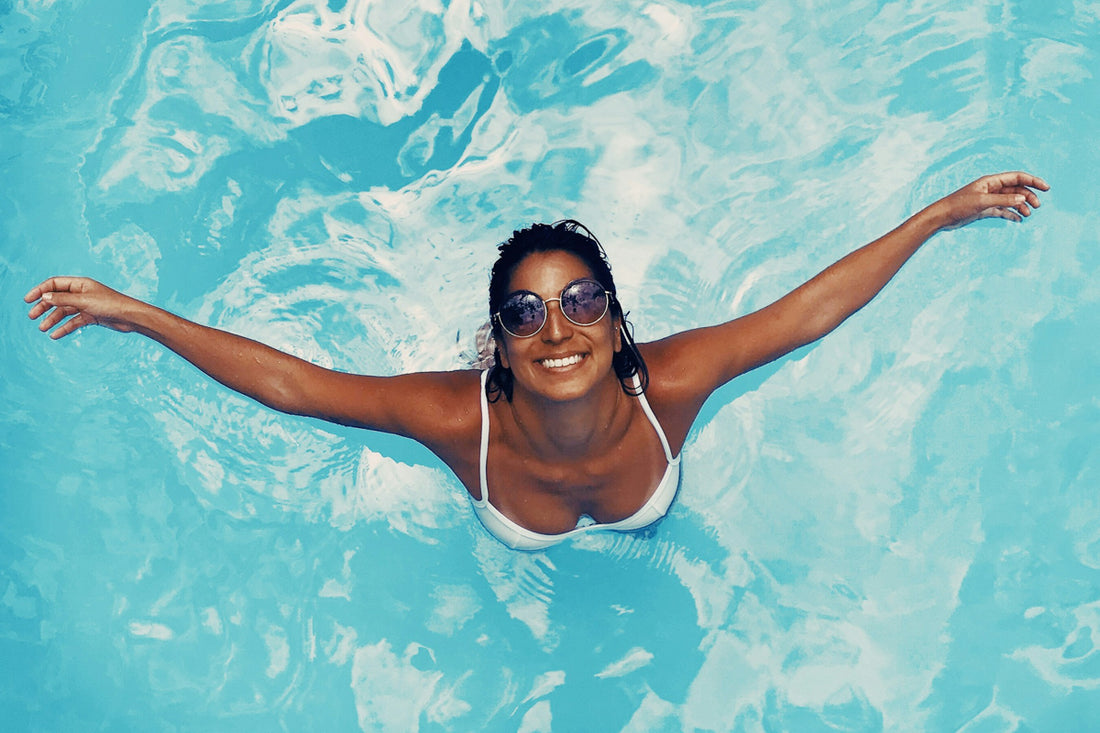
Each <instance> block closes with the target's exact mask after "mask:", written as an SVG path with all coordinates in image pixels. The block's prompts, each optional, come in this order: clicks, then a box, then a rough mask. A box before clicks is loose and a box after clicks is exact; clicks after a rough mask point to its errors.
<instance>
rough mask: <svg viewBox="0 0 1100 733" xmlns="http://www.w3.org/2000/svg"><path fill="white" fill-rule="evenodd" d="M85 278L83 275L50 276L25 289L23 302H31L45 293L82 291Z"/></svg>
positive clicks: (85, 281)
mask: <svg viewBox="0 0 1100 733" xmlns="http://www.w3.org/2000/svg"><path fill="white" fill-rule="evenodd" d="M87 282H88V280H87V278H83V277H50V278H46V279H45V280H43V281H42V282H40V283H39V284H38V285H35V286H34V287H33V288H31V289H30V290H28V291H27V294H26V295H24V296H23V302H24V303H33V302H34V301H36V300H38V299H39V298H41V297H42V296H43V295H45V294H46V293H82V292H84V290H85V284H86V283H87Z"/></svg>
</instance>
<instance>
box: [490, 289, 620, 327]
mask: <svg viewBox="0 0 1100 733" xmlns="http://www.w3.org/2000/svg"><path fill="white" fill-rule="evenodd" d="M613 297H614V296H613V295H612V294H611V293H610V292H608V291H607V290H604V287H603V285H600V284H599V283H598V282H596V281H595V280H588V279H584V280H574V281H573V282H571V283H569V284H568V285H566V286H565V287H564V288H562V291H561V295H559V296H558V297H557V298H545V299H544V298H540V297H539V296H538V294H537V293H532V292H531V291H530V290H517V291H516V292H514V293H512V294H511V295H509V296H508V297H507V298H506V299H505V301H504V305H502V306H501V307H500V310H498V311H497V312H496V313H494V314H493V318H495V319H496V321H497V323H499V324H500V327H501V328H503V329H504V330H505V331H506V332H508V333H509V334H511V335H512V336H515V337H516V338H521V339H525V338H530V337H531V336H534V335H535V334H537V333H538V332H539V331H541V330H542V327H543V326H545V325H546V317H547V311H546V304H547V303H549V302H550V301H552V300H556V301H557V302H558V307H560V308H561V312H562V315H564V316H565V317H566V319H568V320H569V322H570V323H573V324H575V325H577V326H591V325H592V324H593V323H595V322H596V321H598V320H600V319H601V318H603V317H604V314H605V313H607V309H608V306H609V304H610V302H611V299H612V298H613Z"/></svg>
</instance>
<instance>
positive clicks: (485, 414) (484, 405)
mask: <svg viewBox="0 0 1100 733" xmlns="http://www.w3.org/2000/svg"><path fill="white" fill-rule="evenodd" d="M488 377H489V370H488V369H486V370H485V371H483V372H482V373H481V454H480V459H479V466H478V477H479V479H480V481H481V487H480V488H481V500H480V501H475V502H474V503H475V504H477V505H478V506H482V505H485V504H488V503H489V482H488V481H487V480H486V478H485V477H486V474H487V471H486V466H487V465H488V463H489V398H488V397H487V396H486V394H485V382H486V380H487V379H488ZM662 440H663V438H662Z"/></svg>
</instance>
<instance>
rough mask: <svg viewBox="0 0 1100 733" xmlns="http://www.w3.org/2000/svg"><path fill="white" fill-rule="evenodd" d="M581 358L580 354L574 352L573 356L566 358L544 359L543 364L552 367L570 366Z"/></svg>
mask: <svg viewBox="0 0 1100 733" xmlns="http://www.w3.org/2000/svg"><path fill="white" fill-rule="evenodd" d="M580 360H581V355H580V354H574V355H573V356H567V357H565V358H564V359H543V360H542V365H543V366H546V367H550V368H551V369H558V368H560V367H566V366H570V365H571V364H576V363H577V362H579V361H580Z"/></svg>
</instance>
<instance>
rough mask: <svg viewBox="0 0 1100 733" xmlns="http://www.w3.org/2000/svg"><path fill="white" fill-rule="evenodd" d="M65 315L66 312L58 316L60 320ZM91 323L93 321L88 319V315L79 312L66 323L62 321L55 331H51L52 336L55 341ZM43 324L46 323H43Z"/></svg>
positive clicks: (44, 329)
mask: <svg viewBox="0 0 1100 733" xmlns="http://www.w3.org/2000/svg"><path fill="white" fill-rule="evenodd" d="M51 315H52V314H51ZM64 317H65V314H62V315H61V316H60V317H59V318H58V320H60V319H61V318H64ZM91 323H92V321H90V320H88V318H87V316H85V315H84V314H83V313H78V314H77V315H75V316H73V317H72V318H70V319H69V320H67V321H65V322H64V323H62V324H61V325H60V326H58V327H57V328H55V329H54V330H53V332H52V333H50V338H51V339H53V340H54V341H56V340H57V339H59V338H63V337H65V336H68V335H69V334H70V333H72V332H73V331H76V330H78V329H81V328H84V327H85V326H88V325H90V324H91ZM43 325H45V324H43ZM42 330H43V331H46V330H48V329H47V328H42Z"/></svg>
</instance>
